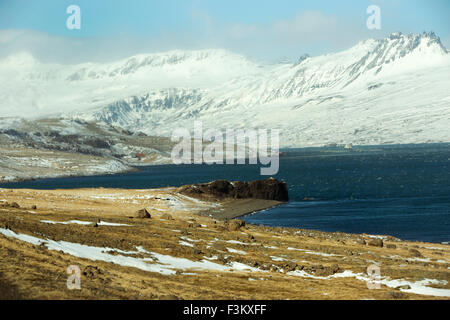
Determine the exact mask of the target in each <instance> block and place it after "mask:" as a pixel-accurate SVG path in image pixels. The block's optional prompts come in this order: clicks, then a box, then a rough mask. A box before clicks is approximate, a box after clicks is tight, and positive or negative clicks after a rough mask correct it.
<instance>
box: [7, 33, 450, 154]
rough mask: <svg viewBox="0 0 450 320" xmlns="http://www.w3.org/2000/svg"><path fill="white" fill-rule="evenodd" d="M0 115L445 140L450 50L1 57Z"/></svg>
mask: <svg viewBox="0 0 450 320" xmlns="http://www.w3.org/2000/svg"><path fill="white" fill-rule="evenodd" d="M0 71H1V73H0V85H1V89H0V101H1V102H0V110H1V111H2V113H3V115H6V116H24V115H27V116H30V117H33V116H49V115H52V114H53V115H54V114H55V113H57V114H61V113H62V114H63V115H64V116H68V117H73V118H82V119H84V120H100V121H104V122H106V123H108V124H111V125H115V126H121V127H124V128H127V129H130V130H132V131H138V130H139V131H143V132H145V133H147V134H152V135H168V136H169V135H170V134H171V132H172V130H173V129H175V128H178V127H186V128H188V129H192V127H193V121H194V120H202V121H203V124H204V127H205V128H218V129H226V128H230V129H237V128H267V129H271V128H279V129H281V134H282V137H281V144H282V146H306V145H323V144H327V143H354V144H379V143H417V142H438V141H450V129H449V127H450V126H449V124H450V90H449V89H450V77H449V75H450V55H449V54H448V52H447V49H446V48H444V47H443V46H442V44H441V43H440V41H439V38H438V37H437V36H436V35H434V34H433V33H429V34H421V35H417V34H412V35H403V34H401V33H395V34H391V35H390V36H389V37H388V38H386V39H381V40H372V39H370V40H367V41H363V42H361V43H358V44H357V45H356V46H354V47H352V48H350V49H348V50H346V51H343V52H339V53H334V54H327V55H323V56H318V57H302V58H301V59H300V60H299V61H298V62H297V63H295V64H288V63H279V64H265V63H256V62H252V61H250V60H249V59H247V58H245V57H243V56H240V55H236V54H233V53H230V52H228V51H225V50H203V51H171V52H167V53H162V54H149V55H139V56H134V57H131V58H129V59H125V60H122V61H118V62H116V63H110V64H83V65H74V66H62V65H44V64H41V63H40V62H38V61H36V60H35V59H34V58H33V57H31V56H29V55H27V54H21V55H16V56H13V57H10V58H8V59H6V60H3V61H0Z"/></svg>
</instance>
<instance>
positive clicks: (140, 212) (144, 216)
mask: <svg viewBox="0 0 450 320" xmlns="http://www.w3.org/2000/svg"><path fill="white" fill-rule="evenodd" d="M151 217H152V216H151V215H150V213H149V212H148V211H147V209H145V208H144V209H141V210H138V212H136V218H140V219H150V218H151Z"/></svg>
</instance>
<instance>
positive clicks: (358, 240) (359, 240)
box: [355, 238, 366, 246]
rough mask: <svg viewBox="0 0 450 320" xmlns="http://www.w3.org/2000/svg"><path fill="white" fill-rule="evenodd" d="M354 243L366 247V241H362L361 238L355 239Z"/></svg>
mask: <svg viewBox="0 0 450 320" xmlns="http://www.w3.org/2000/svg"><path fill="white" fill-rule="evenodd" d="M355 243H357V244H362V245H363V246H365V245H366V240H364V239H363V238H356V239H355Z"/></svg>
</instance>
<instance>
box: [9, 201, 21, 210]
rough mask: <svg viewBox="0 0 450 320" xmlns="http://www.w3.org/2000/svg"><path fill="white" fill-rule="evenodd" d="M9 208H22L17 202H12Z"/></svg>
mask: <svg viewBox="0 0 450 320" xmlns="http://www.w3.org/2000/svg"><path fill="white" fill-rule="evenodd" d="M9 207H10V208H17V209H18V208H20V206H19V204H18V203H17V202H12V203H11V204H10V205H9Z"/></svg>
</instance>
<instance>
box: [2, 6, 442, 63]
mask: <svg viewBox="0 0 450 320" xmlns="http://www.w3.org/2000/svg"><path fill="white" fill-rule="evenodd" d="M72 4H75V5H78V6H79V7H80V8H81V29H80V30H68V29H67V28H66V19H67V17H68V16H69V15H68V14H67V13H66V8H67V7H68V6H69V5H72ZM371 4H375V5H378V6H379V7H380V9H381V19H382V28H381V30H368V29H367V28H366V20H367V18H368V15H367V13H366V8H367V7H368V6H369V5H371ZM449 13H450V1H448V0H433V1H424V0H408V1H406V0H370V1H366V0H360V1H356V0H353V1H352V0H340V1H334V0H333V1H331V0H330V1H320V0H319V1H300V0H278V1H275V0H239V1H238V0H227V1H224V0H131V1H125V0H107V1H106V0H70V1H66V0H39V1H33V0H0V55H6V54H10V53H11V52H14V51H18V50H27V51H30V52H32V53H33V54H35V55H37V56H39V57H40V58H42V59H49V60H61V59H68V60H75V61H76V60H80V61H83V60H89V59H91V60H104V59H106V60H107V59H108V58H111V59H112V58H120V57H122V56H127V55H131V54H136V53H142V52H154V51H164V50H170V49H201V48H212V47H221V48H226V49H230V50H232V51H236V52H239V53H243V54H246V55H249V56H252V57H255V58H260V59H273V60H276V59H279V58H282V57H287V58H290V59H295V57H298V56H300V55H302V54H304V53H309V54H311V55H317V54H321V53H327V52H331V51H337V50H342V49H345V48H348V47H350V46H351V45H354V44H356V43H357V42H358V41H360V40H363V39H367V38H381V37H384V36H386V35H387V34H389V33H391V32H395V31H401V32H404V33H410V32H422V31H431V30H433V31H435V32H436V34H437V35H438V36H440V37H441V39H442V42H443V43H444V45H446V46H447V47H450V23H449V19H448V16H449ZM1 47H3V48H1ZM74 51H83V52H82V53H80V52H79V53H78V54H70V53H73V52H74ZM112 52H113V53H112Z"/></svg>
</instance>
